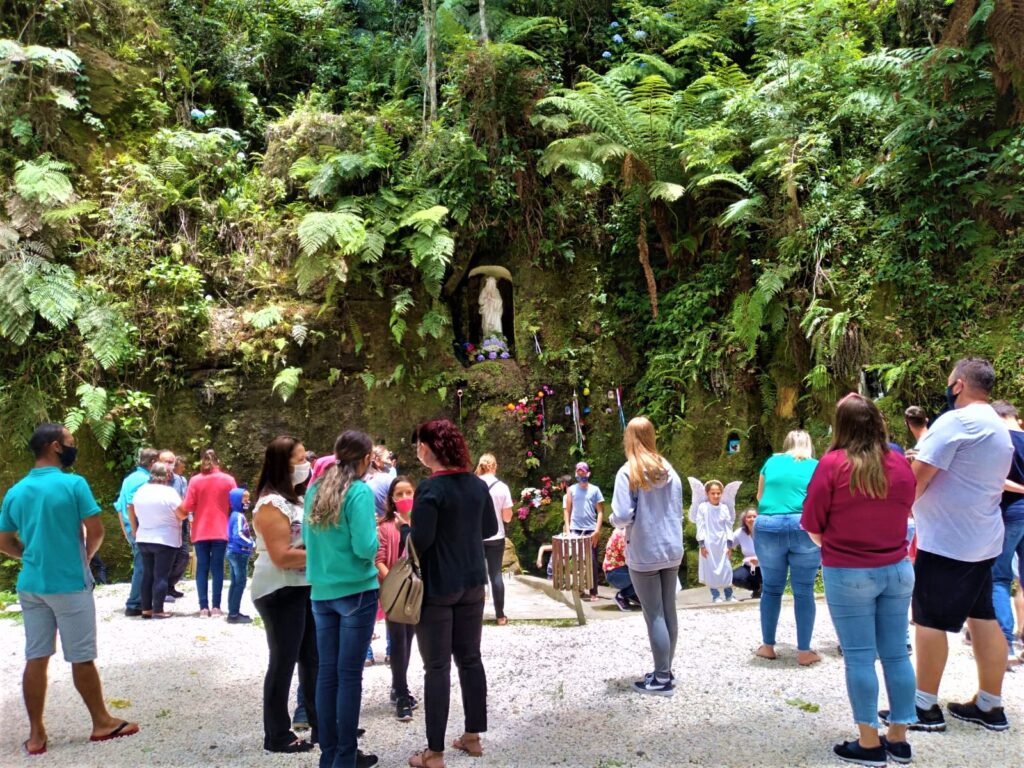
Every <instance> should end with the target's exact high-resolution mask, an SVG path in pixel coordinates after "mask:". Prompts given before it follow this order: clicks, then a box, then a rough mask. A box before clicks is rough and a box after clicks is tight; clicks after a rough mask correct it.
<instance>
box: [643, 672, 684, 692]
mask: <svg viewBox="0 0 1024 768" xmlns="http://www.w3.org/2000/svg"><path fill="white" fill-rule="evenodd" d="M633 690H634V691H637V692H638V693H646V694H650V695H651V696H674V695H675V693H676V687H675V685H673V683H672V680H671V679H670V680H667V681H666V682H661V681H660V680H658V678H657V676H655V674H654V673H653V672H652V673H650V674H648V675H647V676H645V677H644V679H643V680H637V681H636V682H635V683H633Z"/></svg>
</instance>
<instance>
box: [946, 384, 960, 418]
mask: <svg viewBox="0 0 1024 768" xmlns="http://www.w3.org/2000/svg"><path fill="white" fill-rule="evenodd" d="M953 386H954V385H953V384H950V385H949V386H948V387H946V407H947V408H949V410H951V411H952V410H955V409H956V399H957V397H958V395H954V394H953Z"/></svg>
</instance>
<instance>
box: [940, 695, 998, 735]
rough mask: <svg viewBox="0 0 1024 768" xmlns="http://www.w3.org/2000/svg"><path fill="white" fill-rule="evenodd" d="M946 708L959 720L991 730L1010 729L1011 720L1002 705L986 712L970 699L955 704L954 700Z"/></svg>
mask: <svg viewBox="0 0 1024 768" xmlns="http://www.w3.org/2000/svg"><path fill="white" fill-rule="evenodd" d="M946 709H948V710H949V714H951V715H952V716H953V717H955V718H956V719H957V720H963V721H964V722H967V723H975V724H976V725H980V726H982V727H983V728H988V729H989V730H990V731H1008V730H1010V722H1009V721H1008V720H1007V719H1006V712H1005V711H1004V710H1003V708H1002V707H994V708H993V709H991V710H989V711H988V712H984V711H982V710H980V709H978V705H977V704H976V703H974V702H973V701H969V702H967V703H966V704H954V703H953V702H950V703H949V704H947V705H946Z"/></svg>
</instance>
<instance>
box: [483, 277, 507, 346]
mask: <svg viewBox="0 0 1024 768" xmlns="http://www.w3.org/2000/svg"><path fill="white" fill-rule="evenodd" d="M502 309H503V302H502V300H501V292H500V291H499V290H498V281H497V280H495V279H494V278H493V277H488V278H487V279H486V280H485V281H484V287H483V289H481V291H480V317H481V323H480V327H481V330H482V331H483V335H484V338H487V337H488V336H490V335H491V334H493V333H497V334H500V333H501V332H502V331H501V315H502Z"/></svg>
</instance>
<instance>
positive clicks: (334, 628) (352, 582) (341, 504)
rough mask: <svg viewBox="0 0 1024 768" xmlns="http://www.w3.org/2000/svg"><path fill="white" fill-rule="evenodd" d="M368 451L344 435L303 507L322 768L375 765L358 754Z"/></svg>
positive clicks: (369, 579) (370, 502) (365, 624)
mask: <svg viewBox="0 0 1024 768" xmlns="http://www.w3.org/2000/svg"><path fill="white" fill-rule="evenodd" d="M372 450H373V442H372V441H371V440H370V438H369V436H367V435H366V434H364V433H362V432H356V431H349V432H343V433H342V434H341V436H340V437H339V438H338V440H337V442H335V444H334V457H335V463H334V464H331V465H330V466H329V467H328V469H327V470H326V471H325V472H324V473H323V474H322V475H321V476H320V477H319V478H317V480H316V482H315V483H313V486H312V488H310V489H309V491H308V492H307V493H306V499H305V506H306V514H305V524H304V525H303V526H302V540H303V541H304V542H305V544H306V578H307V579H309V583H310V584H311V585H312V587H313V594H312V598H313V618H314V619H315V620H316V645H317V651H318V653H319V655H320V673H319V675H318V676H317V680H316V699H315V701H316V708H317V715H318V717H319V724H320V732H319V737H320V765H322V766H330V765H362V764H364V763H365V764H367V765H375V764H376V758H375V757H373V756H371V755H363V754H362V753H361V752H359V750H358V749H357V747H356V735H357V731H358V729H359V709H360V706H361V704H362V697H363V660H364V659H365V658H366V649H367V648H368V647H369V646H370V637H371V636H372V635H373V625H374V623H375V622H376V620H377V565H376V560H377V546H378V545H377V512H376V507H375V505H374V499H373V491H371V490H370V486H368V485H367V484H366V483H364V482H363V481H362V479H361V478H362V477H363V475H365V474H366V470H367V469H368V468H369V466H370V452H371V451H372ZM482 551H483V549H482V548H481V552H482ZM305 696H307V697H308V696H309V691H308V690H307V691H306V692H305ZM307 702H308V698H307ZM307 706H308V703H307Z"/></svg>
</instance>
